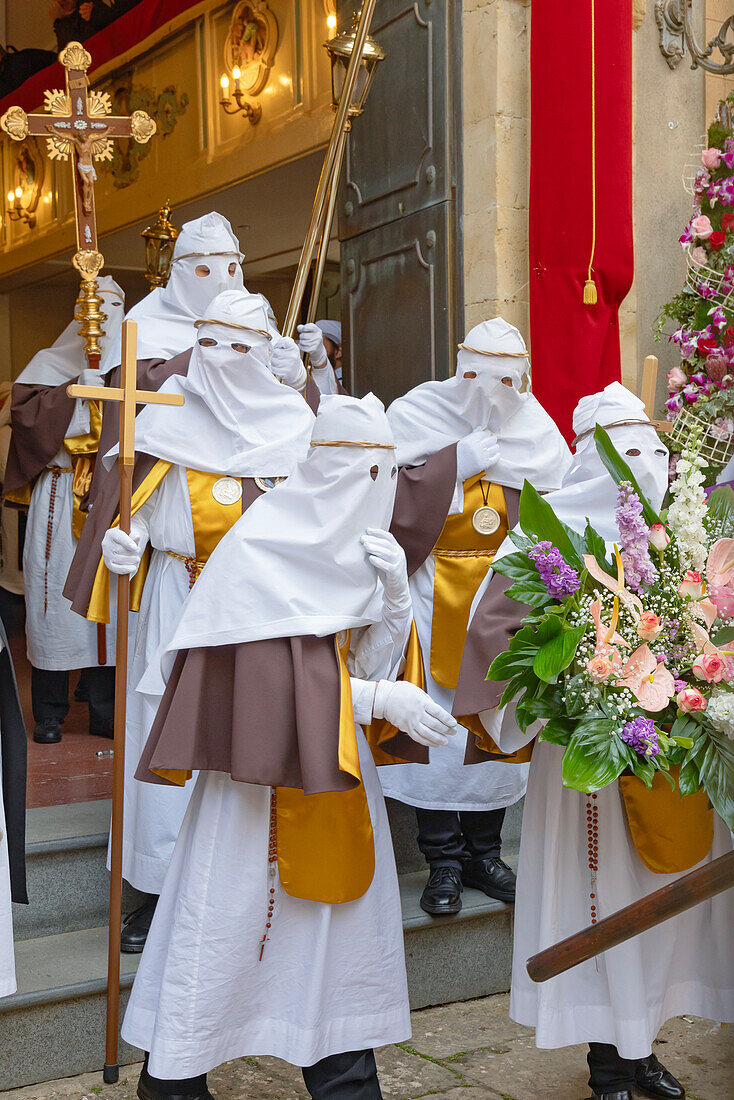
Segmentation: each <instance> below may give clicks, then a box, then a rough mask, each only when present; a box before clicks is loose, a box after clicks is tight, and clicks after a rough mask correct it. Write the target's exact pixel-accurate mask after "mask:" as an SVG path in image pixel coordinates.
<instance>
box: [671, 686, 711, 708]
mask: <svg viewBox="0 0 734 1100" xmlns="http://www.w3.org/2000/svg"><path fill="white" fill-rule="evenodd" d="M676 702H677V703H678V706H679V707H680V709H681V710H682V711H683V712H684V714H693V713H695V712H696V711H701V710H706V696H705V695H702V694H701V692H700V691H699V690H698V688H691V687H689V688H684V689H683V691H680V692H678V696H677V699H676Z"/></svg>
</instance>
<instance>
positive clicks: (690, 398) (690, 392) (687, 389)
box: [682, 385, 699, 405]
mask: <svg viewBox="0 0 734 1100" xmlns="http://www.w3.org/2000/svg"><path fill="white" fill-rule="evenodd" d="M682 393H683V396H684V397H685V399H686V401H687V402H688V404H689V405H695V404H696V402H697V401H698V393H699V391H698V387H697V386H693V385H690V386H684V387H683V390H682Z"/></svg>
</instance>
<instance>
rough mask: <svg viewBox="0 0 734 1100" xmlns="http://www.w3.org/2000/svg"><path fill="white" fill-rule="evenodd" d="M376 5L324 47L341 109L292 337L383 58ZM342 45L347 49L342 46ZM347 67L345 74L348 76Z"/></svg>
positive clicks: (310, 233)
mask: <svg viewBox="0 0 734 1100" xmlns="http://www.w3.org/2000/svg"><path fill="white" fill-rule="evenodd" d="M375 4H376V0H365V3H364V5H363V6H362V10H361V12H360V13H359V15H358V16H355V23H354V27H353V29H352V32H351V33H349V34H345V35H337V36H336V37H335V38H334V39H332V40H331V42H328V43H327V44H326V48H327V49H328V50H329V52H330V54H331V58H332V90H333V99H334V101H335V102H336V103H337V106H336V114H335V117H334V125H333V126H332V129H331V136H330V138H329V144H328V146H327V149H326V156H325V157H324V164H323V167H322V169H321V177H320V179H319V185H318V187H317V189H316V197H315V199H314V204H313V209H312V211H311V220H310V222H309V226H308V230H307V232H306V239H305V241H304V243H303V248H302V249H301V256H300V259H299V261H298V268H297V270H296V278H295V281H294V283H293V289H292V291H291V297H290V301H289V303H288V311H287V313H286V316H285V322H284V324H283V335H284V336H289V337H291V338H293V336H294V335H295V332H296V325H297V323H298V317H299V314H300V311H301V303H302V302H303V295H304V293H305V290H306V283H307V281H308V272H309V269H310V267H311V260H312V258H313V253H314V249H315V247H316V243H317V241H318V240H319V238H321V249H320V253H322V255H321V256H320V259H319V261H318V263H317V268H318V266H320V268H321V272H322V274H323V269H324V266H325V264H326V251H327V249H328V246H329V235H330V233H331V225H332V223H333V219H334V210H335V208H336V195H337V189H338V186H339V175H340V173H341V164H342V159H343V157H344V148H345V144H346V131H347V130H348V128H349V116H350V115H352V116H353V115H355V114H361V112H362V110H363V107H364V101H365V99H366V98H367V92H368V91H369V87H370V84H371V82H372V77H373V76H374V71H375V68H376V65H377V63H378V62H379V61H381V60H382V58H383V57H384V56H385V55H384V53H383V52H382V50H381V49H380V47H379V46H378V45H377V43H376V42H374V40H373V39H370V38H369V29H370V23H371V22H372V16H373V14H374V10H375ZM342 42H343V46H342V47H341V48H340V43H342ZM345 64H346V73H345V72H344V66H345ZM360 70H361V72H360ZM342 75H343V83H342V84H341V88H340V89H338V81H340V80H341V77H342ZM358 76H361V77H362V80H361V87H360V86H358ZM355 89H357V93H358V94H357V101H356V102H353V99H354V93H355ZM314 282H315V281H314ZM319 288H320V283H319V286H316V285H314V289H315V291H316V298H315V299H314V297H313V294H312V299H311V306H310V307H309V312H310V311H311V308H313V310H314V311H315V309H316V302H317V301H318V291H319Z"/></svg>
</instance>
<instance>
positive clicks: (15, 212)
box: [7, 187, 36, 229]
mask: <svg viewBox="0 0 734 1100" xmlns="http://www.w3.org/2000/svg"><path fill="white" fill-rule="evenodd" d="M7 215H8V217H9V218H10V220H11V221H13V222H25V224H26V225H27V226H28V228H29V229H33V228H34V226H35V224H36V215H35V214H34V213H33V212H32V211H31V210H27V209H26V208H25V207H24V206H23V188H22V187H16V188H15V190H14V191H8V208H7Z"/></svg>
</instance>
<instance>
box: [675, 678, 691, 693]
mask: <svg viewBox="0 0 734 1100" xmlns="http://www.w3.org/2000/svg"><path fill="white" fill-rule="evenodd" d="M687 687H688V684H687V683H686V681H685V680H676V681H675V690H676V694H677V693H678V692H679V691H684V690H685V689H686V688H687Z"/></svg>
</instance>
